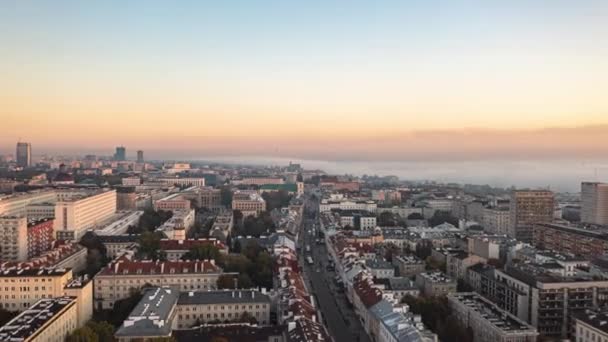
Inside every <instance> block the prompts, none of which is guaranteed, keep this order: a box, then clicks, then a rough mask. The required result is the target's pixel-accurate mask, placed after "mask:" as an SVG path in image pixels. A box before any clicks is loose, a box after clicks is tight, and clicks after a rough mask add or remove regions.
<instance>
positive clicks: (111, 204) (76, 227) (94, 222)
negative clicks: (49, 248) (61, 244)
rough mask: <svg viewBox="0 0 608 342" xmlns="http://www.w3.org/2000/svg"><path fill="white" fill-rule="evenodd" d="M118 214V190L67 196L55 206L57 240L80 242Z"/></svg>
mask: <svg viewBox="0 0 608 342" xmlns="http://www.w3.org/2000/svg"><path fill="white" fill-rule="evenodd" d="M115 213H116V190H107V189H106V190H100V191H96V192H93V193H87V194H75V195H70V196H66V197H64V198H63V199H61V200H60V201H59V202H57V205H56V206H55V225H54V226H55V233H56V236H57V239H62V240H79V239H80V238H81V237H82V235H84V233H85V232H86V231H87V230H88V229H94V228H96V227H98V226H99V225H101V224H103V223H104V222H105V221H106V220H108V219H109V218H110V217H112V215H114V214H115Z"/></svg>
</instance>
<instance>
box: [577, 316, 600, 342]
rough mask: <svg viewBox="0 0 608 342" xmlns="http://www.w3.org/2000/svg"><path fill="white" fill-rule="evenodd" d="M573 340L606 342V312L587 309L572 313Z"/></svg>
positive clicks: (579, 341) (578, 341)
mask: <svg viewBox="0 0 608 342" xmlns="http://www.w3.org/2000/svg"><path fill="white" fill-rule="evenodd" d="M573 318H574V332H573V334H572V335H573V336H572V338H573V339H574V341H575V342H608V313H607V312H606V311H600V310H587V311H581V312H577V313H575V314H573Z"/></svg>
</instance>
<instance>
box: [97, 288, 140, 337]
mask: <svg viewBox="0 0 608 342" xmlns="http://www.w3.org/2000/svg"><path fill="white" fill-rule="evenodd" d="M141 298H142V294H141V293H140V292H139V290H138V289H135V288H131V290H130V295H129V297H127V298H124V299H119V300H117V301H116V302H114V307H113V308H112V310H100V311H95V314H94V316H95V317H94V318H93V319H94V320H96V321H106V322H107V323H109V324H111V325H112V326H113V327H116V328H118V327H120V325H121V324H122V322H124V320H125V319H127V317H129V314H130V313H131V311H133V309H134V308H135V306H136V305H137V303H139V302H140V301H141ZM98 329H100V330H99V331H105V328H104V327H103V326H102V327H98Z"/></svg>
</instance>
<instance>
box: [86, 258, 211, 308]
mask: <svg viewBox="0 0 608 342" xmlns="http://www.w3.org/2000/svg"><path fill="white" fill-rule="evenodd" d="M221 274H222V269H221V268H220V267H219V266H217V265H215V261H213V260H203V261H165V262H153V261H139V260H128V259H127V258H124V257H123V258H119V259H117V260H114V261H112V262H111V263H110V264H109V265H108V266H107V267H105V268H103V269H102V270H101V271H100V272H99V273H98V274H97V275H96V276H95V278H94V294H95V295H94V298H95V305H96V306H97V307H98V308H102V309H112V307H113V306H114V303H115V302H116V301H117V300H120V299H124V298H127V297H129V296H130V295H131V292H132V291H137V290H139V289H141V288H142V287H144V286H145V285H153V286H177V287H178V288H179V289H180V290H181V291H202V290H213V289H216V288H217V279H218V278H219V276H220V275H221Z"/></svg>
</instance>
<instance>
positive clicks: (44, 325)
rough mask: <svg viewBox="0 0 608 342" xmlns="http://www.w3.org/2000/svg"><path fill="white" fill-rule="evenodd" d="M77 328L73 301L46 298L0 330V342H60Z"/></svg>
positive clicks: (69, 299)
mask: <svg viewBox="0 0 608 342" xmlns="http://www.w3.org/2000/svg"><path fill="white" fill-rule="evenodd" d="M79 327H80V325H79V324H78V306H77V298H76V297H70V296H62V297H58V298H47V299H41V300H40V301H38V302H36V304H34V305H32V306H31V307H30V308H28V309H27V310H26V311H24V312H22V313H21V314H19V315H18V316H17V317H15V318H13V319H12V320H11V321H10V322H8V323H7V324H5V325H4V326H3V327H0V340H1V341H21V342H63V341H65V339H66V337H67V335H69V334H70V333H71V332H72V331H74V330H76V329H77V328H79Z"/></svg>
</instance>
